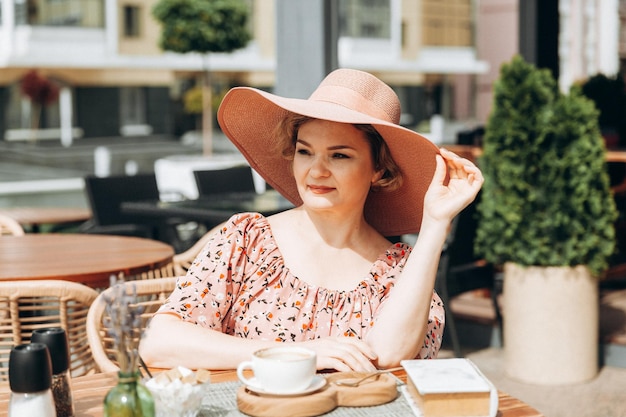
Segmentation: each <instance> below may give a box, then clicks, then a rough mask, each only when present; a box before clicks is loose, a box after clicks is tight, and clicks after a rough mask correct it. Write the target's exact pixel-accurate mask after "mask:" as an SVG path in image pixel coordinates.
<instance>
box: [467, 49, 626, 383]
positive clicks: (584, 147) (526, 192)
mask: <svg viewBox="0 0 626 417" xmlns="http://www.w3.org/2000/svg"><path fill="white" fill-rule="evenodd" d="M483 141H484V143H483V146H484V151H483V155H482V157H481V158H480V161H479V163H480V167H481V169H482V171H483V175H484V176H485V183H484V186H483V190H482V196H481V200H480V202H479V203H478V206H477V212H478V230H477V236H476V242H475V249H476V252H477V253H479V254H481V255H482V256H484V257H485V259H487V260H488V261H490V262H492V263H494V264H496V265H503V266H504V275H505V277H504V297H503V299H504V307H503V309H504V343H505V366H506V368H507V371H508V373H509V374H511V376H513V377H516V378H517V379H521V380H525V381H527V382H533V383H547V384H550V383H569V382H579V381H581V380H586V379H589V378H591V377H593V376H594V375H595V374H596V373H597V344H598V335H597V333H598V324H597V321H598V317H597V316H598V313H597V309H598V307H597V277H600V276H601V275H602V273H603V272H604V271H605V270H606V269H607V268H608V261H609V258H610V256H611V255H612V254H613V252H614V249H615V229H614V222H615V219H616V218H617V211H616V209H615V203H614V200H613V197H612V195H611V192H610V189H609V177H608V173H607V164H606V160H605V148H604V143H603V140H602V137H601V135H600V131H599V128H598V111H597V110H596V108H595V106H594V104H593V102H592V101H591V100H589V99H587V98H585V97H584V96H583V95H582V94H581V92H580V88H574V89H573V90H572V91H570V93H569V94H562V93H560V92H559V91H558V88H557V84H556V81H555V80H554V79H553V78H552V75H551V73H550V72H549V71H548V70H545V69H537V68H535V67H534V66H533V65H531V64H529V63H527V62H525V61H524V60H523V59H522V58H521V57H519V56H516V57H514V58H513V60H512V61H511V62H510V63H508V64H505V65H503V66H502V68H501V73H500V78H499V80H498V81H497V83H496V85H495V95H494V104H493V111H492V113H491V115H490V117H489V120H488V122H487V125H486V130H485V136H484V138H483ZM529 274H534V275H535V276H536V278H533V279H531V278H528V276H529ZM561 276H563V281H562V282H561V281H560V280H559V279H558V277H561ZM531 283H532V286H531ZM576 288H579V289H580V292H581V293H582V295H578V294H573V291H574V289H576ZM581 297H582V298H581ZM544 301H545V304H542V303H543V302H544ZM582 306H584V307H585V308H587V307H588V308H589V309H590V310H589V311H587V310H584V308H582ZM518 310H519V311H518ZM557 311H560V312H562V313H563V314H564V315H565V316H564V317H563V318H562V319H555V316H554V315H553V314H555V313H556V312H557ZM581 314H582V317H581V316H580V315H581ZM547 318H549V319H548V320H547ZM526 319H528V320H529V322H526V321H524V320H526ZM568 320H571V321H568ZM568 323H571V325H569V324H568ZM585 324H588V326H587V327H588V334H586V335H581V336H576V335H575V334H576V333H577V332H580V331H582V330H583V329H584V328H585ZM589 333H591V334H589ZM550 336H554V337H556V338H557V339H560V340H556V341H555V342H554V344H552V345H550V344H549V342H547V341H546V338H548V337H550ZM568 338H569V340H568ZM584 338H587V340H584V341H578V339H584ZM581 349H582V350H584V352H581ZM568 354H571V355H572V356H574V357H573V358H572V359H568V358H570V356H568ZM523 355H528V360H527V361H525V360H522V358H521V356H523ZM585 355H586V356H587V357H588V358H589V361H590V362H591V363H592V364H591V365H589V366H588V367H585V366H581V365H580V361H581V360H582V359H581V356H585ZM538 358H544V359H545V361H541V360H538ZM569 360H573V361H574V362H571V363H569V362H568V361H569ZM566 368H574V372H578V374H572V373H571V372H570V371H568V370H567V369H566ZM546 378H548V379H546Z"/></svg>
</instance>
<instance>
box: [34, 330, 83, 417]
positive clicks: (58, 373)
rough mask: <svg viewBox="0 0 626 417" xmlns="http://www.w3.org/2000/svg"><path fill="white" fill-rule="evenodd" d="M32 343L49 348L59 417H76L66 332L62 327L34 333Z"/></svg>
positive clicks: (55, 402) (53, 391)
mask: <svg viewBox="0 0 626 417" xmlns="http://www.w3.org/2000/svg"><path fill="white" fill-rule="evenodd" d="M31 343H43V344H45V345H47V346H48V350H49V351H50V358H51V359H52V386H51V388H52V396H53V397H54V405H55V408H56V413H57V417H74V402H73V401H72V389H71V384H70V371H69V368H70V349H69V344H68V341H67V335H66V333H65V330H63V329H62V328H60V327H53V328H48V329H38V330H35V331H33V335H32V336H31Z"/></svg>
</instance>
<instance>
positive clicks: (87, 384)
mask: <svg viewBox="0 0 626 417" xmlns="http://www.w3.org/2000/svg"><path fill="white" fill-rule="evenodd" d="M396 376H398V377H399V378H400V379H402V380H403V381H406V373H404V371H399V372H397V373H396ZM235 380H237V373H236V371H232V370H228V371H213V372H211V383H219V382H226V381H235ZM116 383H117V375H116V373H105V374H95V375H87V376H81V377H78V378H74V379H73V380H72V395H73V397H74V408H75V410H76V413H75V417H102V402H103V399H104V396H105V395H106V393H107V392H108V391H109V389H111V387H113V386H114V385H115V384H116ZM9 398H10V390H9V386H8V384H7V383H3V384H1V385H0V417H6V416H7V414H8V407H9ZM499 404H500V406H499V407H498V417H543V415H542V414H541V413H540V412H538V411H537V410H535V409H534V408H532V407H531V406H529V405H528V404H525V403H524V402H522V401H521V400H518V399H517V398H514V397H511V396H510V395H508V394H506V393H503V392H500V393H499Z"/></svg>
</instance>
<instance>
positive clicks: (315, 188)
mask: <svg viewBox="0 0 626 417" xmlns="http://www.w3.org/2000/svg"><path fill="white" fill-rule="evenodd" d="M309 190H311V192H313V193H315V194H326V193H329V192H331V191H333V190H334V188H333V187H324V186H321V185H309Z"/></svg>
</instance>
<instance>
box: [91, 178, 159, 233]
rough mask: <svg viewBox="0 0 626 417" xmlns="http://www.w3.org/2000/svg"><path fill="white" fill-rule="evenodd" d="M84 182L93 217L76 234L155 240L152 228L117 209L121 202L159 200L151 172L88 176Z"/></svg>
mask: <svg viewBox="0 0 626 417" xmlns="http://www.w3.org/2000/svg"><path fill="white" fill-rule="evenodd" d="M84 181H85V191H86V193H87V197H88V200H89V206H90V207H91V211H92V213H93V218H92V220H90V221H89V222H87V223H86V224H84V225H83V226H81V228H80V231H82V232H84V233H95V234H112V235H127V236H139V237H147V238H155V237H156V234H157V231H156V229H155V226H154V225H151V224H148V223H146V222H145V221H144V220H143V219H142V218H141V217H139V216H134V215H128V214H125V213H123V212H122V211H121V209H120V205H121V203H122V202H124V201H141V200H159V188H158V186H157V181H156V176H155V175H154V174H153V173H152V174H138V175H134V176H110V177H96V176H92V175H90V176H87V177H85V178H84Z"/></svg>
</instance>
